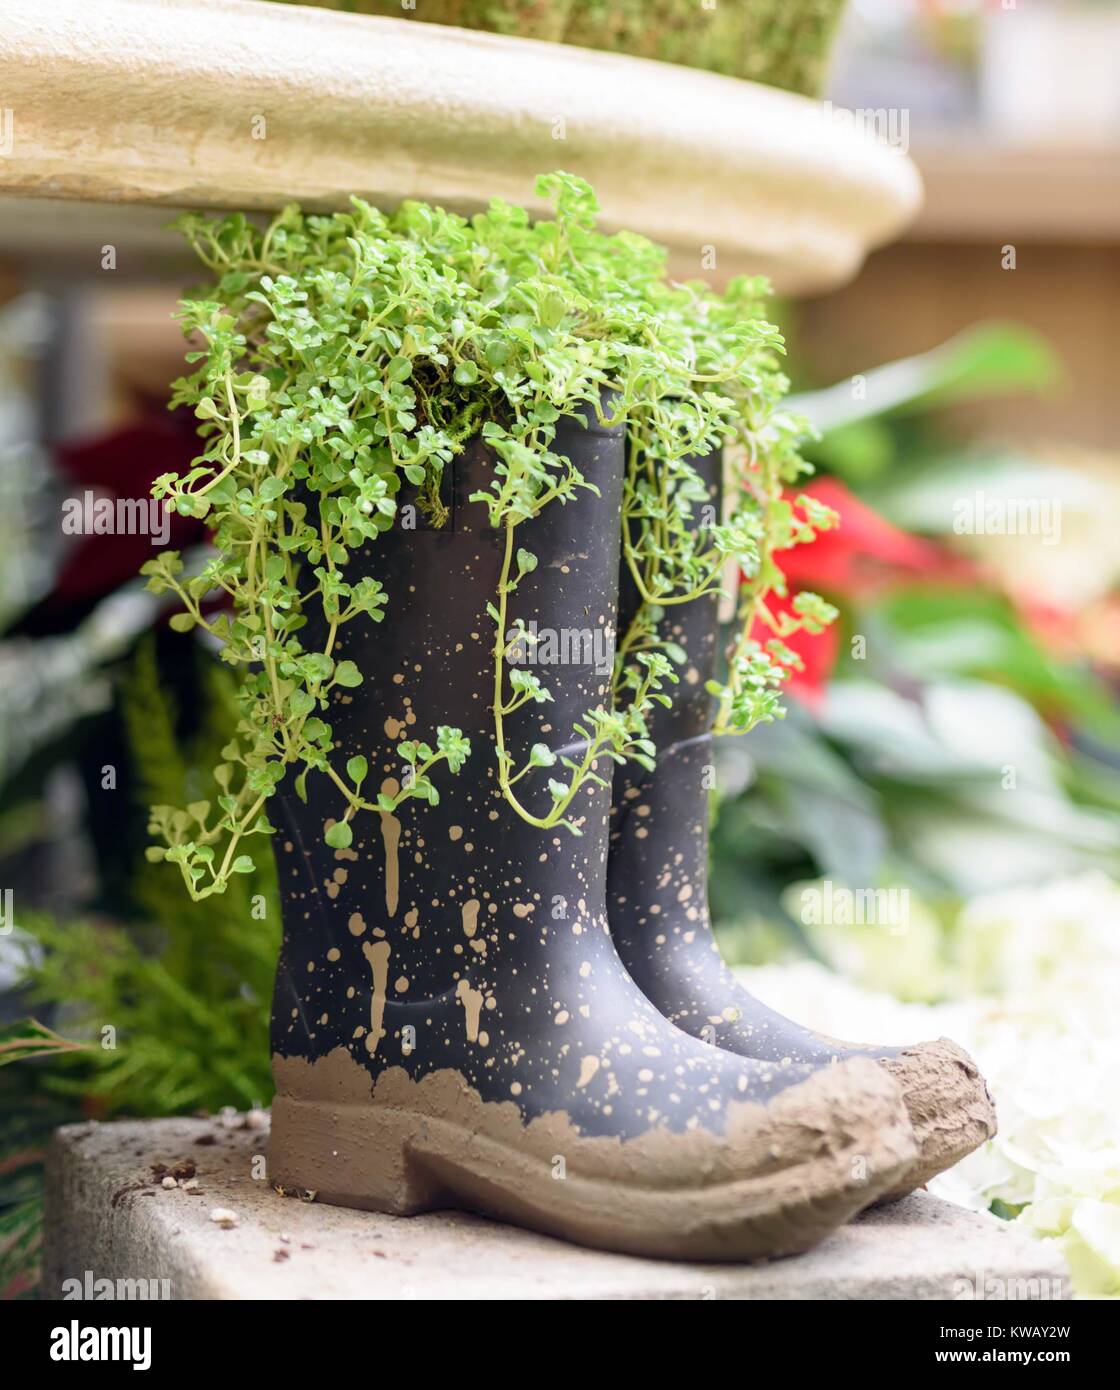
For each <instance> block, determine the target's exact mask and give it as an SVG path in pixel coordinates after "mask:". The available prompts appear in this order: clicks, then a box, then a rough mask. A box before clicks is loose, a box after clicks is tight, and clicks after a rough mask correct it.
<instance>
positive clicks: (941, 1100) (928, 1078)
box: [879, 1038, 996, 1202]
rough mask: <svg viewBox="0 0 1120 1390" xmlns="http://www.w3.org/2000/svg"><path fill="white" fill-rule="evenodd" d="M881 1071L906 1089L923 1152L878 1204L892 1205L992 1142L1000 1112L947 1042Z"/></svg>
mask: <svg viewBox="0 0 1120 1390" xmlns="http://www.w3.org/2000/svg"><path fill="white" fill-rule="evenodd" d="M879 1066H880V1067H882V1068H884V1069H885V1070H886V1071H887V1072H889V1073H890V1075H891V1076H892V1077H894V1079H895V1080H896V1081H897V1082H898V1084H899V1086H900V1087H901V1089H902V1094H903V1097H904V1099H905V1101H906V1108H907V1111H908V1112H909V1115H910V1123H911V1125H912V1126H913V1129H914V1136H915V1138H916V1140H917V1143H918V1148H919V1157H918V1159H917V1161H916V1163H915V1164H914V1166H913V1168H912V1169H911V1170H910V1171H909V1172H908V1173H907V1175H906V1179H905V1181H904V1182H903V1183H901V1184H900V1185H899V1186H898V1187H896V1188H893V1189H891V1190H890V1191H888V1192H886V1193H884V1194H883V1195H882V1196H881V1197H880V1198H879V1201H880V1202H894V1201H898V1200H899V1198H901V1197H905V1196H906V1195H907V1193H909V1192H913V1191H914V1189H915V1188H917V1187H921V1186H922V1185H923V1184H924V1183H927V1182H928V1181H929V1180H930V1179H931V1178H933V1177H936V1176H937V1174H938V1173H943V1172H944V1171H945V1169H946V1168H951V1167H952V1166H953V1164H954V1163H958V1162H959V1161H960V1160H961V1159H962V1158H964V1157H966V1156H967V1155H968V1154H970V1153H972V1151H973V1150H974V1149H977V1148H979V1147H980V1145H981V1144H983V1143H984V1142H985V1140H988V1139H991V1138H992V1136H993V1135H994V1134H995V1132H996V1110H995V1105H994V1103H993V1101H992V1097H991V1094H990V1093H989V1091H988V1087H987V1084H986V1083H985V1081H984V1078H983V1077H982V1076H981V1074H980V1069H979V1068H978V1067H977V1065H976V1063H975V1062H974V1061H973V1060H972V1058H971V1057H970V1056H969V1055H968V1053H967V1052H966V1051H965V1050H964V1048H963V1047H960V1046H958V1045H957V1044H956V1043H955V1042H951V1041H950V1040H949V1039H948V1038H940V1039H938V1041H936V1042H924V1043H918V1044H916V1045H915V1046H913V1047H908V1048H904V1049H903V1050H902V1051H901V1052H900V1053H898V1055H897V1056H894V1057H886V1058H883V1060H882V1061H880V1062H879Z"/></svg>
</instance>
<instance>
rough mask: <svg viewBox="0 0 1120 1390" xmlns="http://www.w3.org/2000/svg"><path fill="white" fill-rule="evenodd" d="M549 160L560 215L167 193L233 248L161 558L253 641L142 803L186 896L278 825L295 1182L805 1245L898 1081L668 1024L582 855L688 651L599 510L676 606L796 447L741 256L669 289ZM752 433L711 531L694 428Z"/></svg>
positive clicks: (401, 1205) (884, 1176)
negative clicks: (197, 791) (691, 503)
mask: <svg viewBox="0 0 1120 1390" xmlns="http://www.w3.org/2000/svg"><path fill="white" fill-rule="evenodd" d="M536 193H537V196H538V197H539V198H545V199H548V200H549V201H551V202H552V204H553V205H554V209H555V217H554V219H545V220H534V219H533V218H531V217H530V216H529V214H528V213H527V212H526V211H525V210H523V209H521V208H516V207H511V206H508V205H506V204H504V203H501V202H500V201H495V202H494V203H493V204H492V205H491V207H490V209H489V211H488V212H487V213H486V214H482V215H479V216H478V217H477V218H475V219H472V220H471V221H466V220H464V219H463V218H461V217H456V216H454V215H451V214H448V213H446V212H444V211H442V210H440V209H439V208H434V207H430V206H427V205H423V204H413V203H405V204H403V205H402V206H401V207H400V208H399V209H398V210H397V211H396V212H395V213H394V214H392V215H391V216H388V217H387V216H385V215H383V214H382V213H380V212H378V211H377V210H376V209H375V208H372V207H369V206H368V205H366V204H364V203H362V202H361V201H360V200H357V199H355V200H354V202H353V206H352V209H351V211H350V212H348V213H345V214H341V213H336V214H333V215H332V216H329V217H320V216H306V217H305V216H304V215H303V214H301V213H300V212H299V210H298V208H288V209H286V210H285V211H284V212H283V213H281V214H279V215H278V216H277V217H276V218H275V219H273V221H272V223H271V224H270V225H269V226H268V227H267V228H258V227H256V226H254V225H253V224H252V223H251V222H249V221H248V220H247V219H246V218H244V217H240V216H231V217H228V218H224V219H220V220H217V221H207V220H206V219H203V218H199V217H188V218H186V219H184V221H183V223H182V225H183V229H184V231H185V232H186V234H187V236H188V238H189V239H190V240H191V241H192V242H193V244H194V246H195V249H196V250H197V252H198V254H199V256H200V257H201V259H202V260H203V261H204V262H205V263H206V264H207V265H208V266H210V267H211V269H212V270H214V272H215V274H216V275H217V277H218V279H217V283H216V284H215V285H214V286H213V287H212V288H211V289H210V290H209V291H208V292H207V295H206V297H204V298H201V299H198V300H193V301H187V302H185V303H184V306H183V311H182V318H183V320H184V324H185V327H186V328H187V329H188V330H192V331H194V332H195V333H196V334H197V335H198V337H199V339H201V340H202V342H203V343H204V344H205V346H204V348H203V350H202V351H200V352H198V353H196V354H195V356H194V357H193V359H192V360H193V361H195V362H198V363H200V364H201V365H198V366H197V367H196V369H195V370H194V371H193V373H192V374H191V375H190V376H188V377H186V378H184V379H183V380H182V381H181V382H179V383H177V391H176V398H175V399H176V402H182V403H185V404H189V405H190V406H191V407H192V408H193V409H194V411H195V414H196V415H197V416H198V417H199V419H200V420H201V421H202V422H203V423H202V425H201V427H200V434H201V435H202V436H203V439H204V441H205V444H204V449H203V452H202V454H201V455H200V457H199V458H197V459H196V460H195V461H194V464H193V465H192V468H191V470H190V471H189V472H188V473H186V474H184V475H183V476H181V477H176V476H174V475H167V476H166V477H163V478H160V479H159V480H157V483H156V485H155V488H154V493H155V495H156V496H158V497H165V498H167V499H168V500H169V502H170V503H171V504H172V505H173V506H175V507H176V508H177V510H179V511H180V512H181V513H183V514H185V515H189V516H195V517H199V518H207V524H208V525H209V526H210V527H211V528H212V530H213V534H214V539H215V554H214V557H213V558H212V559H211V560H209V561H208V563H207V565H206V568H205V570H204V571H203V573H201V574H199V575H197V576H195V577H191V578H185V577H183V575H182V565H181V562H180V561H179V558H178V557H177V556H176V555H173V554H170V553H165V554H163V555H161V556H160V557H159V558H158V559H156V560H153V561H152V562H150V564H149V565H148V566H146V567H145V569H146V572H147V574H148V575H149V582H150V587H151V588H152V589H154V590H155V591H156V592H165V591H172V592H173V593H174V594H175V595H176V596H177V597H178V599H179V600H180V602H181V604H182V606H183V609H184V611H183V612H182V613H180V614H178V615H176V617H175V618H174V619H173V620H172V621H173V623H174V624H175V625H176V626H177V627H179V628H180V629H182V630H187V629H189V628H191V627H193V626H201V627H203V628H204V629H205V630H206V631H207V633H208V634H209V635H210V636H211V637H212V638H213V639H215V640H216V641H217V643H218V645H219V646H220V649H221V655H222V658H223V660H225V661H227V662H228V663H229V664H230V665H232V666H235V667H239V668H240V669H241V672H242V675H241V681H240V684H239V687H238V702H239V719H238V724H237V732H236V736H235V737H234V738H233V739H231V740H230V742H229V744H228V745H227V746H226V747H225V748H224V749H223V750H222V754H221V756H222V759H223V762H222V763H221V764H220V765H219V766H218V767H217V768H215V769H214V774H213V777H214V782H215V784H216V787H217V792H216V793H215V794H212V797H211V799H207V800H200V801H195V802H192V803H190V804H189V805H187V806H185V807H180V808H175V807H169V806H157V807H154V808H153V809H152V824H151V829H152V832H153V834H154V835H155V836H156V838H157V840H158V841H161V842H162V843H156V844H154V845H153V846H152V847H151V848H150V849H149V856H150V857H151V858H153V859H155V860H160V859H166V860H167V861H169V862H170V863H171V864H173V865H175V866H176V867H177V868H178V870H179V872H180V874H181V876H182V879H183V882H184V885H185V887H186V889H187V891H188V892H189V894H190V896H191V897H192V898H193V899H195V900H196V901H200V900H203V899H205V898H207V897H209V896H211V895H212V894H215V893H222V892H225V891H226V888H227V886H228V884H229V882H230V880H231V878H232V877H233V876H235V875H237V874H240V873H246V872H249V871H251V870H252V868H253V859H252V855H251V853H247V852H245V851H251V850H252V848H253V847H254V846H258V845H261V843H262V841H261V839H260V838H258V837H261V836H267V837H271V839H272V841H273V843H274V845H275V849H276V854H277V859H278V866H279V871H280V874H279V881H280V885H281V893H282V903H283V917H284V941H283V946H282V954H281V960H280V966H279V972H278V977H277V986H276V992H275V1000H274V1013H273V1050H274V1061H275V1067H274V1074H275V1079H276V1101H275V1109H274V1116H273V1138H272V1150H271V1158H270V1171H271V1176H272V1178H273V1180H274V1181H275V1182H276V1183H277V1184H278V1185H279V1186H280V1187H282V1188H284V1189H285V1190H298V1191H301V1192H304V1193H307V1192H314V1193H316V1194H317V1195H318V1196H320V1197H321V1198H323V1199H325V1200H328V1201H333V1202H338V1203H345V1204H351V1205H357V1206H366V1207H376V1208H379V1209H382V1210H387V1211H392V1212H400V1213H407V1212H416V1211H422V1210H425V1209H427V1208H430V1207H433V1206H459V1207H464V1208H469V1209H471V1210H475V1211H480V1212H486V1213H488V1214H490V1215H493V1216H496V1217H499V1218H503V1219H506V1220H511V1221H516V1222H520V1223H523V1224H525V1225H529V1226H533V1227H536V1228H538V1229H540V1230H543V1231H549V1232H552V1233H555V1234H557V1235H565V1236H569V1237H571V1238H572V1239H575V1240H579V1241H584V1242H586V1243H589V1244H594V1245H600V1246H603V1247H605V1248H608V1249H616V1250H628V1251H633V1252H637V1253H645V1254H653V1255H665V1256H670V1257H678V1258H679V1257H694V1258H703V1259H750V1258H756V1257H759V1256H766V1255H776V1254H785V1253H790V1252H794V1251H798V1250H803V1249H805V1248H807V1247H808V1246H810V1245H812V1244H813V1243H814V1242H815V1241H817V1240H819V1239H821V1238H822V1237H823V1236H824V1235H826V1234H827V1233H828V1232H829V1231H831V1230H832V1229H834V1228H835V1227H836V1226H837V1225H838V1224H839V1223H841V1222H842V1221H844V1220H846V1219H847V1218H848V1217H849V1216H851V1215H852V1214H853V1213H854V1212H856V1211H858V1210H859V1209H860V1208H862V1207H864V1206H866V1205H867V1204H868V1203H869V1202H871V1201H874V1200H875V1199H876V1198H878V1197H879V1196H881V1195H882V1194H884V1193H886V1192H890V1191H892V1190H894V1189H895V1188H896V1187H897V1186H898V1185H899V1184H900V1182H902V1181H903V1179H904V1177H905V1175H906V1174H907V1173H908V1172H910V1171H911V1169H912V1167H913V1164H914V1162H915V1159H916V1157H917V1152H916V1148H915V1144H914V1139H913V1134H912V1130H911V1125H910V1121H909V1118H908V1116H907V1112H906V1107H905V1104H904V1103H903V1098H902V1092H901V1090H900V1089H899V1086H898V1084H897V1083H896V1081H895V1080H894V1078H892V1077H891V1076H890V1075H889V1074H888V1072H887V1071H886V1070H885V1069H884V1068H883V1067H881V1066H879V1065H877V1064H876V1063H875V1062H873V1061H872V1060H870V1059H869V1058H866V1057H859V1056H852V1057H845V1058H842V1059H840V1060H838V1061H836V1062H835V1063H830V1064H829V1065H828V1066H822V1065H819V1064H818V1063H819V1059H818V1058H817V1057H816V1056H814V1057H812V1058H809V1059H806V1060H804V1061H793V1060H791V1059H790V1058H789V1057H787V1056H781V1057H777V1056H773V1055H759V1056H741V1055H738V1054H736V1053H735V1052H734V1051H731V1050H728V1049H726V1048H722V1047H712V1046H710V1045H709V1044H708V1043H707V1042H705V1041H700V1040H698V1039H697V1038H694V1037H692V1036H690V1035H689V1033H688V1032H686V1031H684V1030H683V1029H682V1028H679V1027H677V1026H676V1025H675V1023H674V1022H672V1021H671V1020H670V1018H669V1017H667V1016H666V1014H665V1013H664V1012H662V1011H659V1010H658V1008H657V1007H655V1004H654V1003H653V1002H651V1000H650V999H648V998H647V997H646V995H645V994H643V992H642V990H641V989H640V988H639V987H638V985H637V984H635V982H634V979H633V978H632V977H631V975H630V974H628V973H627V970H626V968H625V966H624V964H623V962H622V960H621V959H620V958H619V955H618V952H617V951H616V948H615V945H614V943H613V941H612V938H611V931H610V925H609V923H608V918H607V882H606V875H607V862H606V861H607V849H608V820H609V810H610V792H611V784H610V774H611V773H612V772H613V770H614V768H615V766H616V765H618V764H623V763H627V762H633V763H635V764H636V765H638V766H640V767H645V768H649V769H651V770H652V768H653V767H654V758H655V754H656V751H657V749H656V743H655V741H654V739H653V738H651V736H650V735H651V719H652V718H653V716H655V715H656V712H657V709H658V705H659V702H666V701H668V702H669V703H670V704H671V701H669V697H668V696H667V695H666V694H665V692H664V690H663V686H666V685H668V684H671V683H674V682H675V681H676V679H677V678H676V676H675V674H674V670H673V661H674V659H675V656H674V652H675V649H672V650H670V648H666V647H664V644H663V643H662V642H661V641H660V640H659V637H658V634H657V632H656V631H655V630H654V629H653V627H652V626H651V625H648V624H647V625H646V627H644V628H643V629H642V631H641V632H640V633H629V632H628V634H627V638H626V640H625V641H624V642H622V643H621V644H620V646H619V650H618V652H617V653H616V652H615V650H614V634H615V624H616V618H617V613H616V608H617V599H618V573H619V563H620V542H621V539H622V535H623V528H624V524H625V526H626V535H627V536H628V537H629V535H630V531H629V527H630V523H631V520H632V519H635V520H636V522H637V524H638V525H639V528H640V529H641V544H642V546H643V552H642V553H643V563H647V562H648V568H649V574H650V576H651V577H650V579H649V582H650V583H653V584H655V587H657V588H658V592H659V593H660V594H662V595H664V594H665V593H666V592H667V591H672V594H673V595H675V601H676V602H679V603H681V604H685V603H686V602H687V601H689V600H690V599H691V598H692V597H694V595H695V594H696V593H698V592H705V593H706V592H709V590H710V586H711V585H712V584H714V583H717V582H718V574H719V571H720V569H721V567H722V566H723V564H724V563H730V562H736V563H747V562H748V560H749V556H750V554H751V553H752V551H753V548H754V546H755V540H754V535H755V531H756V528H757V525H758V523H759V515H758V507H759V506H763V509H764V511H765V509H767V508H774V509H778V510H780V508H781V506H782V503H781V491H782V487H783V486H784V485H785V484H786V483H788V482H789V481H790V480H791V478H793V477H795V476H796V474H797V472H798V470H799V469H800V468H801V467H802V465H801V464H800V461H799V459H798V456H797V452H796V443H797V437H798V430H799V428H800V427H799V426H798V424H797V422H796V421H795V420H794V419H793V417H790V416H789V415H788V414H786V413H785V412H784V410H783V395H784V392H785V385H786V383H785V378H784V377H783V376H782V375H781V372H780V370H779V368H778V365H777V352H778V350H779V349H780V346H781V342H780V338H779V336H778V333H777V330H776V329H775V328H773V327H772V326H771V325H769V324H768V323H766V321H765V320H764V319H763V318H762V317H761V302H760V298H759V289H758V286H757V284H756V283H755V282H752V281H738V280H737V281H735V282H733V283H732V284H731V285H730V286H729V287H728V289H727V291H726V292H725V293H724V294H716V293H714V292H707V291H703V290H702V289H700V288H699V287H698V286H697V285H696V284H690V285H687V286H685V285H678V284H675V283H673V282H671V281H669V280H667V279H666V276H665V262H664V257H663V254H662V253H661V252H660V251H659V250H658V249H657V248H656V247H654V246H652V245H651V244H650V243H648V242H646V241H644V240H643V239H642V238H640V237H636V236H632V235H627V234H620V235H619V236H617V237H607V236H604V235H603V234H602V233H600V232H598V231H597V230H596V225H595V222H596V215H597V212H598V205H597V202H596V200H595V197H594V194H593V193H592V191H591V189H590V188H589V187H588V185H587V184H586V183H584V181H583V180H581V179H578V178H575V177H574V176H572V175H568V174H564V173H554V174H550V175H546V176H543V177H542V178H541V179H539V180H538V182H537V187H536ZM759 438H765V440H766V454H765V458H764V460H763V463H764V466H765V469H766V478H767V485H766V488H765V489H764V493H765V496H762V495H761V494H760V492H759V490H758V489H757V488H755V489H754V490H753V491H752V492H751V495H750V500H749V502H748V503H747V504H746V508H745V510H743V511H742V512H741V513H736V516H735V517H733V518H732V520H731V521H730V522H729V523H728V525H726V526H721V527H718V528H716V529H715V530H714V531H713V533H712V534H713V539H712V544H711V545H709V546H707V547H706V548H705V550H704V553H703V554H699V553H697V552H696V550H695V547H694V545H693V539H692V532H690V530H689V527H688V516H687V512H686V511H684V510H682V509H681V508H680V507H679V506H678V502H679V501H681V500H682V499H685V498H688V497H693V496H695V491H696V486H697V484H696V479H695V476H694V475H693V473H692V472H691V470H690V469H689V468H688V466H687V464H682V463H681V460H683V459H685V458H687V457H688V456H689V455H690V454H696V453H704V452H707V451H709V450H711V449H713V448H714V447H715V446H716V445H717V443H719V442H720V441H723V440H725V439H742V440H743V441H745V442H746V443H747V444H748V445H750V446H751V448H752V449H753V448H754V442H753V441H755V440H757V439H759ZM636 461H641V462H642V470H643V471H642V474H641V476H633V475H632V470H631V465H632V464H634V463H635V462H636ZM760 497H761V501H760ZM624 518H625V522H624ZM631 549H632V546H631V542H630V541H629V540H627V551H628V553H629V552H630V551H631ZM216 588H220V589H222V590H224V591H225V593H226V594H228V595H229V598H230V607H229V611H228V612H223V613H221V614H218V615H216V616H215V615H213V614H212V613H211V612H210V611H209V610H207V611H204V609H203V607H201V606H200V605H201V604H202V603H203V600H204V597H205V596H206V595H207V594H208V593H210V592H211V591H212V590H214V589H216ZM736 669H737V668H736ZM687 680H688V678H686V687H687ZM733 696H734V698H733V700H732V706H733V708H734V710H735V712H736V714H737V715H738V714H739V713H742V712H743V710H744V709H748V712H749V706H750V700H751V694H750V691H746V692H745V693H744V692H743V691H741V690H740V691H737V692H733ZM767 698H769V697H767ZM670 732H671V731H670ZM682 809H687V808H683V807H682ZM274 822H275V823H274Z"/></svg>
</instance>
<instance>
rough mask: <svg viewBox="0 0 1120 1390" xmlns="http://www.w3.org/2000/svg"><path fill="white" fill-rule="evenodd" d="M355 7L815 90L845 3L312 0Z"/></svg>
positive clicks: (776, 0) (792, 88)
mask: <svg viewBox="0 0 1120 1390" xmlns="http://www.w3.org/2000/svg"><path fill="white" fill-rule="evenodd" d="M312 3H316V4H321V5H328V6H330V7H331V8H333V9H344V10H349V11H352V12H355V13H359V14H372V15H381V16H383V17H386V18H391V19H405V20H414V21H420V22H421V23H427V24H452V25H457V26H458V27H459V28H462V29H481V30H486V31H487V32H489V33H494V34H513V35H516V36H517V37H519V38H526V39H548V40H551V41H553V42H558V43H568V44H574V45H576V46H577V47H580V48H594V49H601V50H605V51H607V52H610V53H628V54H631V55H632V56H634V57H638V58H657V59H660V60H661V61H663V62H667V63H679V64H681V65H682V66H684V67H692V68H704V69H705V70H707V71H708V72H719V73H723V74H725V75H726V76H728V77H744V78H748V79H749V80H751V81H752V82H763V83H765V84H767V85H768V86H771V87H782V88H785V89H786V90H787V91H791V92H802V93H805V94H807V95H810V96H815V95H817V94H818V93H819V91H820V89H821V86H822V84H823V81H824V76H825V69H826V65H827V62H828V55H829V50H830V48H831V46H832V40H833V38H834V37H835V34H836V29H837V26H838V24H839V22H840V17H841V15H842V14H843V12H844V5H845V3H846V0H709V3H705V0H415V5H414V7H413V8H406V7H405V6H404V5H403V4H402V3H401V0H312Z"/></svg>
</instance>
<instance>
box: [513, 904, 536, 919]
mask: <svg viewBox="0 0 1120 1390" xmlns="http://www.w3.org/2000/svg"><path fill="white" fill-rule="evenodd" d="M535 907H536V903H514V905H513V915H514V916H515V917H528V915H529V913H530V912H532V911H533V910H534V908H535Z"/></svg>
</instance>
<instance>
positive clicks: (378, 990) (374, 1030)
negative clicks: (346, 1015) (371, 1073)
mask: <svg viewBox="0 0 1120 1390" xmlns="http://www.w3.org/2000/svg"><path fill="white" fill-rule="evenodd" d="M392 949H393V948H392V947H391V946H390V945H389V943H388V942H387V941H374V942H369V941H366V942H364V943H363V944H362V955H363V956H365V958H366V960H368V961H369V968H370V971H371V973H372V975H373V998H372V999H371V1000H370V1005H369V1034H368V1035H367V1037H366V1051H367V1052H368V1053H369V1054H370V1056H371V1057H372V1056H373V1054H374V1053H375V1052H376V1051H377V1044H378V1043H379V1042H380V1041H381V1039H382V1037H383V1035H384V1032H385V1030H384V1028H382V1026H381V1025H382V1022H383V1020H384V1018H385V990H386V987H387V985H388V983H389V955H390V953H391V952H392Z"/></svg>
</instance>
